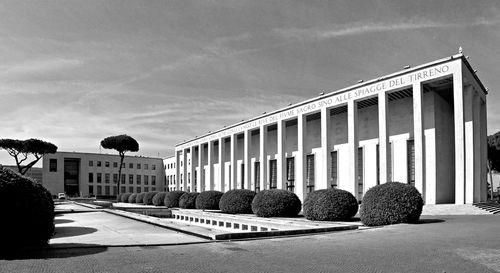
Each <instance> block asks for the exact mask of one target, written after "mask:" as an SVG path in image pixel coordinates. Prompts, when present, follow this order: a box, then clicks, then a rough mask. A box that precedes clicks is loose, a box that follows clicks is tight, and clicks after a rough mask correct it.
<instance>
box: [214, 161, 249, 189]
mask: <svg viewBox="0 0 500 273" xmlns="http://www.w3.org/2000/svg"><path fill="white" fill-rule="evenodd" d="M240 167H241V189H244V188H245V164H241V165H240ZM205 177H206V176H205Z"/></svg>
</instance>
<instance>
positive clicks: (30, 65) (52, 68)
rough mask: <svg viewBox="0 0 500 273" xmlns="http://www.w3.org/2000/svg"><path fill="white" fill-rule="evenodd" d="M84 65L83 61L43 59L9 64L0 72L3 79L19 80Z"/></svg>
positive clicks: (57, 58)
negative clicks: (24, 77)
mask: <svg viewBox="0 0 500 273" xmlns="http://www.w3.org/2000/svg"><path fill="white" fill-rule="evenodd" d="M83 64H84V61H83V60H79V59H68V58H59V57H56V58H45V59H39V60H32V61H27V62H23V63H17V64H11V65H9V67H8V68H4V69H3V71H1V72H0V77H1V78H3V79H12V78H21V77H23V76H30V75H40V74H46V73H52V72H57V71H62V70H67V69H73V68H76V67H79V66H82V65H83Z"/></svg>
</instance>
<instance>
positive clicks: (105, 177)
mask: <svg viewBox="0 0 500 273" xmlns="http://www.w3.org/2000/svg"><path fill="white" fill-rule="evenodd" d="M104 182H105V183H109V173H107V174H105V175H104Z"/></svg>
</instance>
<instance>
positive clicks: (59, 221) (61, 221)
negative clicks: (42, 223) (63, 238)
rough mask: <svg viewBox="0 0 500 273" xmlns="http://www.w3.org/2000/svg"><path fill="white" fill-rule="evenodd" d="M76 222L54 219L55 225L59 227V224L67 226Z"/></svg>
mask: <svg viewBox="0 0 500 273" xmlns="http://www.w3.org/2000/svg"><path fill="white" fill-rule="evenodd" d="M72 222H74V221H73V220H69V219H58V218H56V219H54V224H55V225H57V224H67V223H72Z"/></svg>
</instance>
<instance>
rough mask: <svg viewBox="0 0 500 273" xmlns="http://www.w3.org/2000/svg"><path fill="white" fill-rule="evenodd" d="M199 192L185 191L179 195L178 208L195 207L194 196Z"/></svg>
mask: <svg viewBox="0 0 500 273" xmlns="http://www.w3.org/2000/svg"><path fill="white" fill-rule="evenodd" d="M199 194H200V193H199V192H186V193H184V194H183V195H181V197H179V208H181V209H195V208H196V198H197V197H198V195H199Z"/></svg>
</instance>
